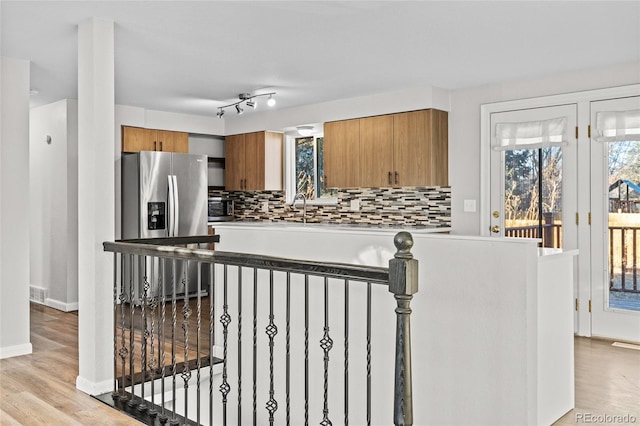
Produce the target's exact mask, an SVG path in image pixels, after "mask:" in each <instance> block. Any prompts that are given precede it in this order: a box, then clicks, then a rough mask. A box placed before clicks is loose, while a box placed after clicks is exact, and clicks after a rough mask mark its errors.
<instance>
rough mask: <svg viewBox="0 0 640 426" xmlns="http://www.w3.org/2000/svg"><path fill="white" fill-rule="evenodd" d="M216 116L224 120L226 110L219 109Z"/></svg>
mask: <svg viewBox="0 0 640 426" xmlns="http://www.w3.org/2000/svg"><path fill="white" fill-rule="evenodd" d="M216 115H217V116H218V118H222V116H223V115H224V110H223V109H222V108H219V109H218V113H217V114H216Z"/></svg>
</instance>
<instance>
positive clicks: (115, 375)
mask: <svg viewBox="0 0 640 426" xmlns="http://www.w3.org/2000/svg"><path fill="white" fill-rule="evenodd" d="M119 396H120V394H119V393H118V253H113V392H112V393H111V397H112V398H113V399H118V397H119Z"/></svg>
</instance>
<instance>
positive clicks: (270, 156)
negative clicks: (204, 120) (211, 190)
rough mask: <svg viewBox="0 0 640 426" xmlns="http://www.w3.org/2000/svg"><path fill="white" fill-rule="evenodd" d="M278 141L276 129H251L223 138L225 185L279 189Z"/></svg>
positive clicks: (229, 187) (231, 188)
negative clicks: (250, 131)
mask: <svg viewBox="0 0 640 426" xmlns="http://www.w3.org/2000/svg"><path fill="white" fill-rule="evenodd" d="M282 141H283V135H282V133H278V132H266V131H263V132H253V133H244V134H239V135H231V136H227V137H226V138H225V151H226V153H225V158H226V159H225V179H224V180H225V189H226V190H227V191H264V190H281V189H282Z"/></svg>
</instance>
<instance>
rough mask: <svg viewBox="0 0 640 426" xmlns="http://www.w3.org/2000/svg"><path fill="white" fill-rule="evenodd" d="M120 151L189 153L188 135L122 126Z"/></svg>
mask: <svg viewBox="0 0 640 426" xmlns="http://www.w3.org/2000/svg"><path fill="white" fill-rule="evenodd" d="M122 151H123V152H139V151H165V152H182V153H188V152H189V134H188V133H187V132H173V131H170V130H156V129H144V128H142V127H129V126H122Z"/></svg>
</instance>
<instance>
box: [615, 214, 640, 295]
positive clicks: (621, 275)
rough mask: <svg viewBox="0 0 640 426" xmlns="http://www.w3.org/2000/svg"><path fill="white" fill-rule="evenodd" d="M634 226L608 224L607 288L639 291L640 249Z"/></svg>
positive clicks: (630, 291)
mask: <svg viewBox="0 0 640 426" xmlns="http://www.w3.org/2000/svg"><path fill="white" fill-rule="evenodd" d="M639 230H640V227H635V226H609V290H610V291H617V292H622V293H640V283H638V267H640V249H639V247H638V243H640V239H639V238H638V231H639Z"/></svg>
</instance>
